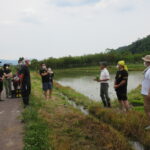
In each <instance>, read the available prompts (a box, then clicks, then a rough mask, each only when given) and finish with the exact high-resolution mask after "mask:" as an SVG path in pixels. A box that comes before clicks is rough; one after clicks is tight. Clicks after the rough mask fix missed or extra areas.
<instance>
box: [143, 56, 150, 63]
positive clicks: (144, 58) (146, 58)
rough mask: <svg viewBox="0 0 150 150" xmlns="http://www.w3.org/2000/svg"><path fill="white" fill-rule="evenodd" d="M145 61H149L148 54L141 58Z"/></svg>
mask: <svg viewBox="0 0 150 150" xmlns="http://www.w3.org/2000/svg"><path fill="white" fill-rule="evenodd" d="M142 59H143V60H144V61H145V62H150V55H146V56H145V57H143V58H142Z"/></svg>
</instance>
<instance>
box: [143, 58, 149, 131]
mask: <svg viewBox="0 0 150 150" xmlns="http://www.w3.org/2000/svg"><path fill="white" fill-rule="evenodd" d="M142 59H143V61H144V66H145V67H146V69H145V70H144V79H143V82H142V90H141V94H142V95H143V96H144V109H145V112H146V114H147V116H148V118H149V119H150V55H146V56H145V57H143V58H142ZM145 129H146V130H150V125H149V126H148V127H146V128H145Z"/></svg>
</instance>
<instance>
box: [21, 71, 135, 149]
mask: <svg viewBox="0 0 150 150" xmlns="http://www.w3.org/2000/svg"><path fill="white" fill-rule="evenodd" d="M32 84H33V87H32V88H33V90H32V96H31V103H30V107H28V108H27V109H26V110H25V111H24V113H23V119H24V122H25V129H26V130H25V131H26V132H25V138H24V140H25V148H24V150H50V149H52V150H116V149H117V150H132V147H131V145H130V144H129V143H128V141H127V140H126V138H124V136H123V135H122V134H121V133H120V132H118V131H116V130H115V129H113V128H112V127H111V126H109V125H107V124H105V123H103V122H100V121H98V120H97V119H94V118H93V117H90V116H85V115H83V114H82V113H81V112H80V111H79V110H76V109H75V108H73V106H71V105H70V104H69V103H68V102H67V101H66V100H65V99H63V98H62V97H61V96H60V92H59V91H58V90H54V93H53V98H52V99H51V100H49V101H47V102H46V101H45V99H44V97H43V96H42V90H41V88H40V87H41V84H40V80H39V77H38V76H37V74H35V73H33V74H32Z"/></svg>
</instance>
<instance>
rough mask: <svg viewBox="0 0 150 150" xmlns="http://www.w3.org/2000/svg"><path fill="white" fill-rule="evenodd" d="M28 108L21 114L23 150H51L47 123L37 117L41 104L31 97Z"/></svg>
mask: <svg viewBox="0 0 150 150" xmlns="http://www.w3.org/2000/svg"><path fill="white" fill-rule="evenodd" d="M31 97H32V98H31V103H30V107H28V108H27V109H25V111H24V112H23V121H24V123H25V136H24V143H25V146H24V150H51V149H50V143H49V140H48V139H49V130H48V124H47V122H46V121H45V120H44V119H43V118H42V117H40V116H39V113H38V111H39V109H40V107H41V104H40V103H39V102H37V101H36V100H37V98H35V97H34V96H33V95H32V96H31Z"/></svg>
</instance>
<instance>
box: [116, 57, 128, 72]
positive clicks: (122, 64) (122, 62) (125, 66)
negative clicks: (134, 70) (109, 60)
mask: <svg viewBox="0 0 150 150" xmlns="http://www.w3.org/2000/svg"><path fill="white" fill-rule="evenodd" d="M118 65H121V66H123V67H124V69H125V70H126V71H128V67H127V65H126V64H125V61H124V60H121V61H118Z"/></svg>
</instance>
